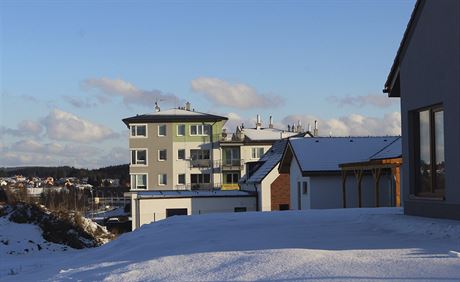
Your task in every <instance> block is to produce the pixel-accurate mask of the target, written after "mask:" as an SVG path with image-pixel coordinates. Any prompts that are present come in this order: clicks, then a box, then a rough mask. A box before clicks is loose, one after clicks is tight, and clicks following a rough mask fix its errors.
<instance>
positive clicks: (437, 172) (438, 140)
mask: <svg viewBox="0 0 460 282" xmlns="http://www.w3.org/2000/svg"><path fill="white" fill-rule="evenodd" d="M414 128H415V131H414V132H415V141H416V142H415V143H416V146H417V149H416V158H415V167H416V171H415V177H416V181H415V184H416V185H415V191H414V192H415V195H416V196H421V197H439V198H441V197H444V189H445V163H444V110H443V108H442V106H433V107H429V108H426V109H422V110H418V111H416V112H415V127H414Z"/></svg>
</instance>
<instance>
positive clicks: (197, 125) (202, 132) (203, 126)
mask: <svg viewBox="0 0 460 282" xmlns="http://www.w3.org/2000/svg"><path fill="white" fill-rule="evenodd" d="M192 127H196V134H192ZM205 127H209V128H210V131H211V128H212V127H211V125H210V124H192V125H190V129H189V133H190V136H210V134H205V133H204V128H205ZM198 128H201V134H200V133H198V132H199V130H198Z"/></svg>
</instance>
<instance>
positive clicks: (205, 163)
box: [190, 160, 212, 168]
mask: <svg viewBox="0 0 460 282" xmlns="http://www.w3.org/2000/svg"><path fill="white" fill-rule="evenodd" d="M190 167H197V168H210V167H212V161H211V160H190Z"/></svg>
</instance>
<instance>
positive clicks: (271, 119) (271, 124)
mask: <svg viewBox="0 0 460 282" xmlns="http://www.w3.org/2000/svg"><path fill="white" fill-rule="evenodd" d="M268 128H273V117H272V115H270V123H269V124H268Z"/></svg>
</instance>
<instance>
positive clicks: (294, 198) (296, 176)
mask: <svg viewBox="0 0 460 282" xmlns="http://www.w3.org/2000/svg"><path fill="white" fill-rule="evenodd" d="M289 178H290V187H291V204H290V206H291V209H293V210H298V209H299V200H298V199H299V198H298V197H299V194H300V204H301V207H300V208H301V209H302V210H305V209H310V207H311V204H310V202H311V200H310V198H311V196H310V195H311V189H310V188H311V184H310V178H309V177H303V176H302V172H301V171H300V168H299V166H298V164H297V161H296V160H295V159H294V158H293V159H292V161H291V169H290V173H289ZM299 181H300V182H301V186H300V193H299V190H298V186H297V185H298V182H299ZM304 181H305V182H307V183H308V193H307V194H303V193H302V185H303V184H302V183H303V182H304Z"/></svg>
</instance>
